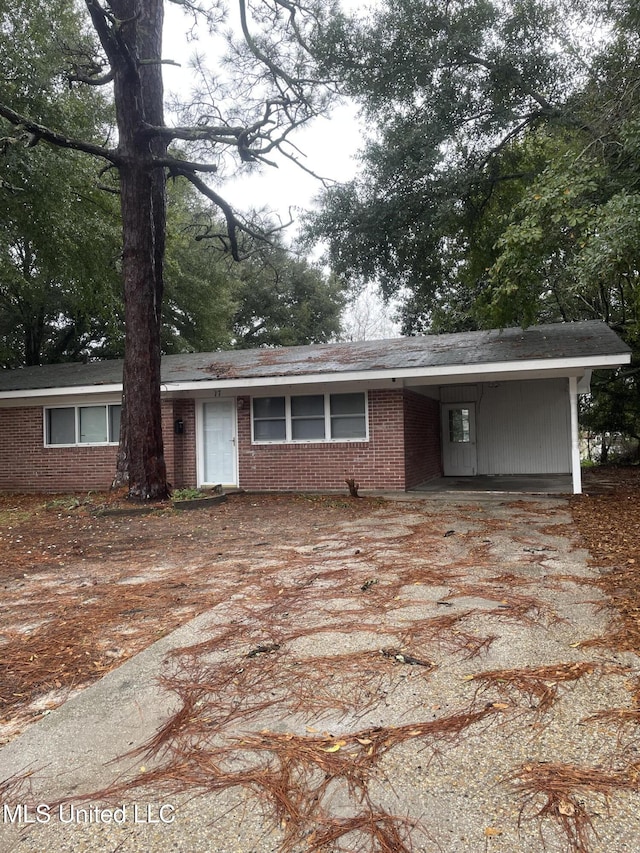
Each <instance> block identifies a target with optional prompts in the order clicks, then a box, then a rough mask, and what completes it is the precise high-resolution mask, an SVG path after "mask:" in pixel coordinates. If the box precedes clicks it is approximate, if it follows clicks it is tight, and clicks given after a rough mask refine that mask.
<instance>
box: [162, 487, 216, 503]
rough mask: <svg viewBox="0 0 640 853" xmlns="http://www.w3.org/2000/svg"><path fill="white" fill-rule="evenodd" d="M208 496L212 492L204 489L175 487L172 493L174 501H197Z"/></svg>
mask: <svg viewBox="0 0 640 853" xmlns="http://www.w3.org/2000/svg"><path fill="white" fill-rule="evenodd" d="M207 497H210V493H208V492H203V491H202V489H174V490H173V492H172V493H171V499H172V500H174V501H195V500H198V499H199V498H207Z"/></svg>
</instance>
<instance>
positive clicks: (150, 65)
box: [110, 0, 168, 500]
mask: <svg viewBox="0 0 640 853" xmlns="http://www.w3.org/2000/svg"><path fill="white" fill-rule="evenodd" d="M110 5H111V8H112V10H113V11H114V13H115V14H116V16H117V17H118V19H119V20H120V21H121V22H123V23H121V25H120V28H119V31H118V32H119V37H120V39H121V44H122V45H123V46H124V47H123V50H122V51H120V52H119V55H118V57H117V61H116V62H115V63H113V58H112V64H113V65H114V66H115V67H114V70H115V77H114V94H115V103H116V115H117V120H118V132H119V146H118V147H119V151H120V153H121V155H122V156H123V159H124V161H125V164H126V165H124V166H122V167H120V192H121V211H122V231H123V254H122V271H123V278H124V299H125V326H126V328H125V358H124V373H123V385H124V394H123V409H122V421H121V433H120V451H119V454H118V463H117V473H116V480H115V483H116V484H118V483H128V488H129V496H130V497H131V498H134V499H137V500H153V499H158V498H164V497H166V496H167V494H168V485H167V473H166V466H165V461H164V450H163V440H162V412H161V400H160V327H161V308H162V296H163V263H164V245H165V225H166V209H165V176H164V169H163V168H157V167H154V166H153V163H152V158H153V155H160V156H161V155H162V154H163V153H164V150H165V147H164V143H163V142H162V141H158V140H153V139H151V140H150V139H149V136H148V135H147V134H146V133H145V132H144V129H143V125H144V124H145V123H147V124H151V125H155V126H159V125H162V124H163V89H162V74H161V66H160V64H159V60H160V58H161V47H162V21H163V5H162V0H140V2H134V0H113V2H111V4H110Z"/></svg>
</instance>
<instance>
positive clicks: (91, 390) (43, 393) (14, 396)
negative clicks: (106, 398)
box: [0, 382, 122, 400]
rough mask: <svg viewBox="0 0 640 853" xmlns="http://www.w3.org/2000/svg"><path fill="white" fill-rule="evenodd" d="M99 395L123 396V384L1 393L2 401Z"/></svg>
mask: <svg viewBox="0 0 640 853" xmlns="http://www.w3.org/2000/svg"><path fill="white" fill-rule="evenodd" d="M98 394H99V395H107V394H119V395H122V382H118V383H114V384H113V385H72V386H70V387H68V388H30V389H25V390H18V391H0V400H23V399H24V398H25V397H43V398H44V397H96V396H97V395H98Z"/></svg>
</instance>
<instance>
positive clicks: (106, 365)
mask: <svg viewBox="0 0 640 853" xmlns="http://www.w3.org/2000/svg"><path fill="white" fill-rule="evenodd" d="M628 353H630V349H629V347H628V346H627V345H626V344H625V343H623V341H622V340H621V339H620V338H619V337H618V336H617V335H616V333H615V332H613V331H612V330H611V329H610V328H609V327H608V326H607V325H606V323H603V322H600V321H599V320H589V321H585V322H580V323H553V324H548V325H541V326H531V327H529V328H528V329H524V330H523V329H520V328H516V329H500V330H497V329H493V330H490V331H481V332H461V333H458V334H451V335H427V336H424V337H413V338H392V339H390V340H383V341H355V342H350V343H335V344H316V345H313V346H303V347H282V348H278V349H252V350H233V351H230V352H214V353H185V354H182V355H168V356H165V357H164V358H163V359H162V381H163V383H166V384H173V383H180V382H198V381H209V382H211V381H215V380H216V379H218V380H222V379H226V380H230V379H231V380H232V379H238V380H244V379H258V378H264V379H266V380H268V379H269V378H270V377H286V376H322V375H323V374H332V375H336V374H340V373H367V372H373V371H384V370H389V371H396V372H397V375H398V377H401V376H402V371H403V370H407V369H411V368H418V369H420V368H423V369H424V370H425V374H428V372H429V369H430V368H441V367H454V366H462V365H469V366H474V367H477V366H479V365H483V364H486V365H489V364H495V363H500V362H525V361H531V360H538V359H542V360H545V361H547V360H549V361H551V360H554V359H571V358H579V359H589V360H590V362H589V363H590V364H591V365H592V366H594V367H596V366H597V365H598V361H599V359H602V358H603V357H609V356H616V355H621V356H627V355H628ZM626 360H627V359H626V358H621V362H623V361H626ZM121 381H122V361H121V360H115V361H100V362H88V363H87V364H76V363H73V364H51V365H43V366H42V367H23V368H19V369H17V370H4V371H0V393H2V392H3V391H29V390H37V389H46V388H73V387H79V386H101V385H114V384H118V383H120V382H121Z"/></svg>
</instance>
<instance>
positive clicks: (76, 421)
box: [42, 400, 122, 448]
mask: <svg viewBox="0 0 640 853" xmlns="http://www.w3.org/2000/svg"><path fill="white" fill-rule="evenodd" d="M115 406H120V409H121V410H122V403H121V402H120V401H118V400H113V401H111V402H107V403H103V402H100V403H91V402H85V403H64V404H63V403H61V404H60V405H58V406H43V409H42V433H43V436H42V441H43V445H44V447H46V448H64V447H117V446H118V444H119V443H120V436H119V435H118V437H117V438H116V439H115V440H114V441H109V432H110V430H111V418H110V417H109V412H110V409H111V408H113V407H115ZM98 407H99V408H103V409H104V410H105V422H106V427H107V441H80V409H92V408H98ZM59 409H73V410H74V413H73V425H74V433H75V435H74V439H75V440H74V441H73V442H69V443H64V444H62V443H60V444H58V443H55V444H53V443H51V442H50V441H49V412H51V411H55V410H59Z"/></svg>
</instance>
